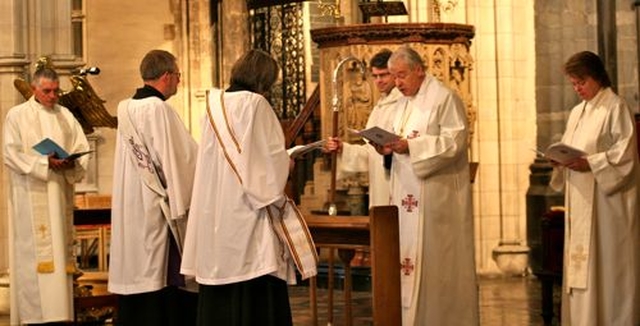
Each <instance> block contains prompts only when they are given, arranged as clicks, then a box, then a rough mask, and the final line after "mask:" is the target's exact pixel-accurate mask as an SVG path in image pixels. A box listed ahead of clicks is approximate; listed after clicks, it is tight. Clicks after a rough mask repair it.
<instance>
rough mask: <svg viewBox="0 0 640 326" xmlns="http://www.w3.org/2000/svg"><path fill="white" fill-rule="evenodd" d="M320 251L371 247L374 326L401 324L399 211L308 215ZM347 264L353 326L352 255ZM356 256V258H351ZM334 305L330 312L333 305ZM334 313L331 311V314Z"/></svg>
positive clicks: (347, 293)
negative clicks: (347, 214)
mask: <svg viewBox="0 0 640 326" xmlns="http://www.w3.org/2000/svg"><path fill="white" fill-rule="evenodd" d="M305 219H306V221H307V225H308V226H309V229H310V231H311V234H312V236H313V240H314V241H315V244H316V246H317V247H318V248H330V249H339V250H356V249H362V248H363V247H368V248H369V250H370V252H371V292H372V293H371V297H372V304H373V307H372V311H373V324H374V325H378V326H386V325H390V326H391V325H400V324H401V323H402V312H401V306H400V248H399V246H400V237H399V228H398V208H397V207H396V206H377V207H372V208H371V209H370V210H369V216H328V215H314V214H312V215H308V216H305ZM346 256H347V259H346V263H345V284H344V285H345V291H344V292H345V303H346V307H345V318H346V325H351V306H350V301H351V295H350V293H351V291H350V288H351V281H350V276H351V275H350V274H351V273H350V272H351V271H350V265H349V260H350V259H349V258H348V257H349V255H346ZM351 257H353V256H351ZM311 283H312V285H311V286H310V291H311V305H312V307H311V311H312V320H314V321H315V323H316V324H317V308H316V307H317V306H316V301H315V282H314V281H313V280H312V282H311ZM329 306H330V310H331V309H332V308H331V305H329ZM330 313H331V311H330Z"/></svg>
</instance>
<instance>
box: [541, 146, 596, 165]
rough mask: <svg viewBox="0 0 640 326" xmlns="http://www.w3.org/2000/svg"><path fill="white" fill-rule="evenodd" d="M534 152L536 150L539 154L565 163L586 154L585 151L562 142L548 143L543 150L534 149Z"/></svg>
mask: <svg viewBox="0 0 640 326" xmlns="http://www.w3.org/2000/svg"><path fill="white" fill-rule="evenodd" d="M536 152H538V154H541V155H542V156H544V157H545V158H547V159H550V160H552V161H556V162H558V163H560V164H567V163H568V162H570V161H571V160H574V159H576V158H579V157H583V156H586V155H587V152H585V151H583V150H580V149H578V148H575V147H573V146H569V145H567V144H564V143H562V142H557V143H553V144H551V145H549V147H547V149H546V150H545V151H544V152H541V151H538V150H536Z"/></svg>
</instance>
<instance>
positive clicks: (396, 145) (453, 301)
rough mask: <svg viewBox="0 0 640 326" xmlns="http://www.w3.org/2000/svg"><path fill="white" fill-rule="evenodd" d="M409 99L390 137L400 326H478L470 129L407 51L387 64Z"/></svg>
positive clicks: (456, 104) (457, 105)
mask: <svg viewBox="0 0 640 326" xmlns="http://www.w3.org/2000/svg"><path fill="white" fill-rule="evenodd" d="M388 66H389V71H390V72H391V74H392V75H393V77H394V78H395V84H396V88H398V89H399V90H400V92H402V94H403V95H404V97H403V98H402V99H400V100H399V101H398V102H397V104H396V108H397V111H396V115H395V118H394V122H393V132H394V133H396V134H397V135H399V136H401V137H402V138H401V139H399V140H397V141H395V142H392V143H390V144H387V145H384V146H377V145H376V147H377V149H378V151H379V152H380V153H381V154H388V153H390V152H393V163H392V165H391V180H390V183H391V204H393V205H396V206H397V207H398V209H399V219H400V223H399V224H400V259H401V262H400V264H401V287H402V289H401V301H402V324H403V325H406V326H408V325H478V323H479V306H478V284H477V278H476V269H475V250H474V227H473V215H472V201H471V180H470V174H469V160H468V140H467V139H468V137H467V136H468V122H467V117H466V111H465V106H464V104H463V103H462V101H461V99H460V97H459V96H458V95H457V94H455V92H454V91H452V90H451V89H449V88H448V87H446V86H445V85H443V84H442V83H441V82H440V81H438V80H437V79H436V78H435V77H433V76H431V75H429V74H427V73H426V72H425V68H424V62H423V61H422V58H421V57H420V55H419V54H418V53H417V52H416V51H415V50H413V49H411V48H410V47H407V46H402V47H400V48H398V49H397V50H396V51H394V53H393V54H392V55H391V57H390V58H389V62H388Z"/></svg>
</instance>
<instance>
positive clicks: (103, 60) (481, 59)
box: [0, 0, 640, 289]
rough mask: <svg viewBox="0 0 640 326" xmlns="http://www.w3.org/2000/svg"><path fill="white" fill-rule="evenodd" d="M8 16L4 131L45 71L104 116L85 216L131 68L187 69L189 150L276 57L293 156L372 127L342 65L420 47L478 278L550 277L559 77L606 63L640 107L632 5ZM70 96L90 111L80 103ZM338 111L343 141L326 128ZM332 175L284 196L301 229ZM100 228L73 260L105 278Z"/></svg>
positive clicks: (110, 5)
mask: <svg viewBox="0 0 640 326" xmlns="http://www.w3.org/2000/svg"><path fill="white" fill-rule="evenodd" d="M385 4H386V5H385ZM0 17H1V18H2V19H0V41H1V42H0V44H3V46H2V47H1V48H0V110H1V112H2V113H3V115H2V116H3V118H4V116H5V115H6V113H7V111H8V110H9V109H10V108H11V107H13V106H15V105H17V104H19V103H21V102H23V101H24V100H25V96H26V95H25V94H24V93H23V92H21V91H20V89H19V87H18V84H17V83H16V86H14V83H15V81H16V80H23V81H24V80H28V78H29V76H30V75H31V74H32V72H33V69H34V67H35V64H36V63H37V62H38V60H39V59H40V58H42V57H47V58H48V59H49V60H50V63H51V65H52V66H53V67H54V68H55V69H56V70H57V71H58V72H59V74H60V75H61V87H62V89H63V90H64V91H65V92H66V93H67V94H71V95H69V96H68V100H69V103H77V104H78V106H79V107H78V110H79V111H83V110H89V108H87V107H89V106H93V107H94V108H93V110H103V111H102V114H103V118H102V121H86V122H85V124H83V126H84V127H85V133H86V134H87V137H88V138H89V140H90V143H91V146H92V149H93V150H94V152H93V153H92V156H91V164H90V168H89V171H88V172H89V173H88V175H87V176H86V178H85V180H83V182H81V183H80V184H79V185H78V186H76V206H77V208H78V209H87V208H90V209H107V208H108V207H109V205H110V194H111V188H112V177H113V173H112V170H113V159H114V156H113V152H114V146H115V132H116V129H115V128H116V122H115V121H113V120H112V118H113V116H115V115H116V107H117V103H118V102H119V101H120V100H122V99H124V98H128V97H130V96H131V95H132V94H133V92H134V90H135V89H136V88H137V87H140V86H141V85H142V81H141V80H140V78H139V73H138V64H139V61H140V59H141V58H142V56H143V55H144V54H145V53H146V52H147V51H149V50H151V49H164V50H168V51H170V52H172V53H174V54H175V55H176V57H177V58H178V62H179V66H180V69H181V74H182V78H181V83H180V84H179V86H178V87H179V90H178V93H177V94H176V96H174V97H172V98H171V99H170V100H169V102H170V104H171V105H172V106H173V107H174V108H175V109H176V110H177V112H178V114H179V115H180V116H181V118H182V119H183V121H184V123H185V125H186V127H187V128H188V130H189V131H190V132H191V134H192V135H193V136H194V139H199V137H200V120H201V118H202V116H203V113H204V110H205V108H206V105H205V92H206V90H207V89H209V88H211V87H218V88H224V87H226V86H228V83H229V75H230V71H231V66H232V64H233V63H234V62H235V60H236V59H237V58H238V57H239V56H240V55H242V54H243V53H244V52H245V51H246V50H248V49H251V48H259V49H262V50H265V51H267V52H268V53H270V54H271V55H272V56H273V57H274V58H276V60H277V61H278V63H279V66H280V69H281V75H280V78H279V80H278V82H277V83H276V85H275V87H274V89H273V90H272V92H271V98H270V102H271V105H272V106H273V108H274V110H275V112H276V114H277V116H278V117H279V119H280V121H281V124H282V128H283V131H284V134H285V138H286V142H287V144H286V146H287V147H292V146H294V145H300V144H307V143H311V142H314V141H317V140H320V139H324V138H326V137H327V136H329V135H331V133H332V132H333V131H334V130H336V129H337V132H338V134H339V135H341V136H344V137H346V138H349V137H351V139H349V140H350V141H353V142H358V141H361V140H360V139H358V138H357V137H354V136H353V135H350V134H349V133H348V132H347V130H348V129H350V128H351V129H361V128H363V127H364V124H365V123H366V119H367V117H368V114H369V113H370V112H371V109H372V108H373V105H374V103H376V101H377V99H378V96H379V94H377V92H376V91H375V87H374V84H373V81H372V79H371V77H370V76H368V73H367V72H366V71H361V70H359V69H356V67H355V65H346V66H345V69H341V70H340V71H339V78H338V80H337V81H336V80H334V78H332V77H333V76H334V74H335V73H336V68H337V65H338V63H339V62H340V61H341V60H342V59H344V58H347V57H350V56H353V57H354V58H355V60H359V61H360V62H361V63H367V62H368V61H369V59H370V58H371V56H372V55H373V54H375V53H376V52H377V51H379V50H380V49H383V48H389V49H392V50H393V49H395V48H397V47H399V46H401V45H409V46H411V47H412V48H414V49H416V50H417V51H418V52H419V53H420V54H421V55H422V56H423V59H424V60H425V62H426V65H427V71H428V72H429V73H430V74H432V75H434V76H435V77H436V78H438V79H439V80H440V81H442V82H443V83H445V84H447V85H448V86H450V87H451V88H452V89H454V90H455V91H456V92H457V93H458V94H459V95H460V97H461V98H462V99H463V102H464V104H465V107H466V109H467V118H468V122H469V126H470V130H471V135H470V138H469V140H468V141H469V145H470V146H469V148H470V150H469V156H470V159H471V161H472V162H473V163H474V169H473V175H472V180H473V184H472V190H473V214H474V224H475V244H476V246H475V257H476V266H477V273H478V274H480V275H488V276H504V275H509V276H511V275H516V276H523V275H528V274H531V273H532V272H534V273H535V272H536V269H541V268H542V266H541V263H540V259H541V255H542V252H543V248H542V244H541V242H542V240H541V237H542V234H541V233H542V232H543V230H542V227H541V226H540V225H541V224H540V219H541V218H542V216H543V215H544V214H545V213H548V212H549V211H550V210H551V209H552V207H555V206H561V205H562V194H561V193H555V192H552V191H550V190H549V188H548V187H547V184H546V182H548V175H549V173H550V165H549V163H548V162H546V161H545V160H544V159H543V158H541V157H538V156H537V155H536V152H535V149H544V148H546V147H547V146H548V145H549V144H551V143H553V142H555V141H557V140H558V139H559V137H560V136H561V135H562V133H563V131H564V127H565V123H566V119H567V117H568V114H569V110H570V109H571V108H572V107H573V105H575V103H577V102H578V98H577V96H576V95H575V94H574V92H573V90H572V88H571V85H570V84H569V83H567V82H566V80H565V77H564V75H563V73H562V67H561V64H562V62H564V61H565V60H566V59H567V58H568V57H569V56H570V55H571V54H573V53H575V52H578V51H583V50H590V51H593V52H596V53H598V54H599V55H600V56H601V57H602V58H603V60H604V62H605V65H606V67H607V70H608V71H609V73H610V74H611V77H612V79H613V84H614V88H615V89H616V91H617V93H618V94H619V95H620V96H621V97H623V98H624V99H625V100H626V101H627V103H628V104H629V106H630V107H631V108H633V109H634V110H635V111H636V112H637V111H638V107H639V96H640V95H639V88H640V86H639V82H638V76H639V64H638V61H639V56H640V45H639V42H638V37H639V35H640V34H639V33H640V1H637V0H636V1H633V0H614V1H611V0H587V1H573V0H559V1H548V0H536V1H511V0H492V1H485V0H403V1H375V0H359V1H358V0H308V1H303V0H246V1H235V0H234V1H226V0H162V1H157V0H156V1H152V0H138V1H124V0H113V1H88V0H25V1H3V2H2V3H1V4H0ZM91 67H97V68H99V69H93V70H90V68H91ZM78 76H80V77H78ZM77 88H80V89H82V90H83V95H84V96H85V97H82V98H72V97H73V94H72V92H73V91H74V90H76V89H77ZM86 97H90V99H87V98H86ZM334 97H337V98H338V101H339V103H340V118H339V120H338V121H339V122H338V126H333V125H332V110H333V109H334V108H333V107H332V100H333V98H334ZM70 105H72V104H70ZM104 114H106V115H104ZM334 128H335V129H334ZM328 165H329V162H328V160H327V157H326V156H324V155H322V154H321V153H320V152H319V151H316V152H313V153H311V154H308V155H305V156H304V158H303V159H300V160H299V161H298V162H297V163H296V168H295V170H294V173H293V175H292V177H291V181H290V183H289V185H288V188H287V192H288V193H289V194H290V195H291V196H292V197H293V198H294V199H295V200H296V203H298V205H299V206H300V208H301V210H302V211H303V212H304V213H306V214H312V213H313V212H314V211H318V210H322V209H324V206H325V204H326V202H327V200H328V196H330V195H331V194H329V193H328V190H330V188H332V186H331V182H332V181H333V180H331V179H332V175H331V173H330V168H328ZM5 169H6V167H5V166H4V165H3V167H2V168H1V169H0V178H2V180H3V183H4V184H6V179H7V175H6V172H5ZM367 187H368V180H367V177H366V175H359V174H354V175H349V176H346V177H344V178H341V179H339V180H337V181H336V185H335V189H332V190H335V194H334V195H335V196H336V198H337V202H338V203H339V205H340V210H341V211H346V212H348V214H349V215H356V216H358V215H368V214H369V212H368V209H367V208H368V205H367V198H366V193H367ZM6 191H7V190H6V187H3V188H1V189H0V193H1V194H2V196H0V197H2V198H6V197H7V196H6V193H5V192H6ZM6 211H7V203H6V201H2V202H1V203H0V248H1V249H0V272H2V271H6V270H7V268H8V264H9V261H8V260H9V259H8V244H7V242H8V235H7V232H8V231H7V229H8V226H7V223H8V221H7V219H8V218H7V212H6ZM91 225H92V224H89V226H86V225H83V226H79V228H78V230H77V236H78V239H77V240H78V241H77V242H78V252H79V254H85V253H87V252H89V253H92V254H91V255H89V256H86V257H84V258H85V259H86V260H80V263H81V264H84V265H86V268H87V269H94V270H97V271H105V270H106V269H107V268H108V266H107V265H108V259H107V256H108V237H109V228H108V225H93V226H91ZM365 255H366V254H365ZM357 258H359V259H360V260H359V261H358V262H357V263H356V262H354V266H361V265H362V264H365V265H366V262H363V260H366V257H365V258H362V256H361V255H358V254H356V259H357ZM356 281H357V280H356ZM5 283H6V282H5ZM5 285H6V284H5ZM5 287H6V286H5ZM0 289H1V288H0Z"/></svg>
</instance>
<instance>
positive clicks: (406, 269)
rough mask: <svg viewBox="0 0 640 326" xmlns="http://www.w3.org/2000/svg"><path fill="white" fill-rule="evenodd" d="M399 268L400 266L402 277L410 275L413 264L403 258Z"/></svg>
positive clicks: (408, 259) (409, 259)
mask: <svg viewBox="0 0 640 326" xmlns="http://www.w3.org/2000/svg"><path fill="white" fill-rule="evenodd" d="M400 266H402V268H401V269H402V273H403V274H404V275H411V273H413V263H412V262H411V258H405V259H404V260H403V261H402V264H401V265H400Z"/></svg>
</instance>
